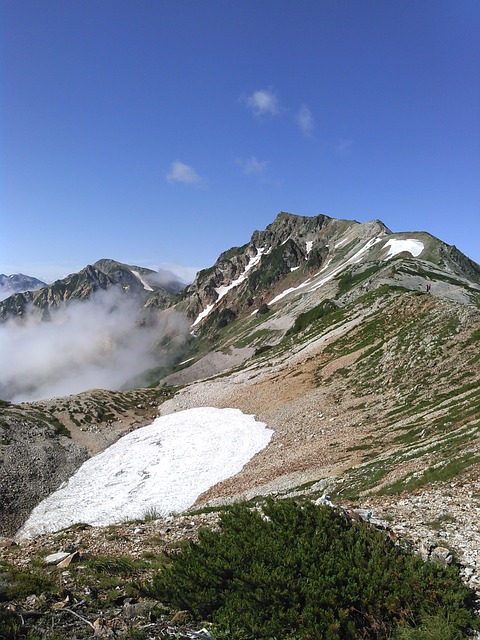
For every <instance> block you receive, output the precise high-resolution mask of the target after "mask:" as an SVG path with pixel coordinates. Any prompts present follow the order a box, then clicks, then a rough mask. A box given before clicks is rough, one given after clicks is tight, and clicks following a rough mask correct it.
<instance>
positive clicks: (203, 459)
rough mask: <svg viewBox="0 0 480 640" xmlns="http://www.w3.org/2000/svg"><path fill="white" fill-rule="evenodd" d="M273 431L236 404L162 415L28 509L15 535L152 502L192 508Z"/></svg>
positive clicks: (107, 520)
mask: <svg viewBox="0 0 480 640" xmlns="http://www.w3.org/2000/svg"><path fill="white" fill-rule="evenodd" d="M272 433H273V431H272V430H271V429H267V428H266V425H265V424H264V423H263V422H257V421H256V420H255V417H254V416H253V415H246V414H243V413H242V412H241V411H240V410H238V409H216V408H213V407H200V408H196V409H187V410H185V411H179V412H178V413H172V414H169V415H166V416H162V417H160V418H157V419H156V420H155V421H154V422H153V423H152V424H151V425H149V426H147V427H143V428H141V429H137V430H136V431H133V432H131V433H129V434H128V435H126V436H123V438H120V440H118V442H116V443H115V444H113V445H112V446H110V447H108V449H105V451H103V452H102V453H99V454H98V455H96V456H94V457H93V458H90V460H87V461H86V462H85V463H84V464H83V465H82V466H81V467H80V468H79V469H78V471H77V472H76V473H75V474H74V475H73V476H72V477H71V478H70V479H69V480H68V482H67V483H65V484H64V485H62V487H60V488H59V489H58V490H57V491H55V492H54V493H52V494H51V495H50V496H49V497H48V498H46V499H45V500H43V501H42V502H41V503H40V504H39V505H38V506H37V507H35V509H34V510H33V511H32V513H31V514H30V517H29V518H28V520H27V522H26V523H25V524H24V526H23V527H22V528H21V529H20V531H19V532H18V534H17V536H20V537H33V536H35V535H40V534H42V533H48V532H53V531H58V530H60V529H63V528H65V527H68V526H70V525H72V524H74V523H77V522H85V523H88V524H92V525H97V526H103V525H108V524H113V523H115V522H122V521H125V520H132V519H135V518H140V517H142V515H144V514H145V513H146V512H147V511H148V510H149V509H150V510H151V509H155V510H156V511H158V512H159V513H161V514H168V513H172V512H178V511H182V510H185V509H187V508H188V507H189V506H191V505H192V504H193V503H194V502H195V500H196V499H197V497H198V496H199V495H200V494H201V493H203V492H204V491H206V490H207V489H209V488H210V487H211V486H213V485H214V484H216V483H217V482H220V481H221V480H225V479H226V478H229V477H231V476H233V475H235V474H236V473H238V472H239V471H240V470H241V469H242V467H243V466H244V465H245V464H246V463H247V462H248V461H249V460H250V458H252V456H254V455H255V454H256V453H257V452H258V451H261V450H262V449H263V448H264V447H266V446H267V444H268V442H269V440H270V438H271V436H272Z"/></svg>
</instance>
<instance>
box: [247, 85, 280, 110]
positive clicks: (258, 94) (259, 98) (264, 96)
mask: <svg viewBox="0 0 480 640" xmlns="http://www.w3.org/2000/svg"><path fill="white" fill-rule="evenodd" d="M243 100H244V102H245V104H246V105H247V107H248V108H249V109H251V111H253V113H254V115H256V116H263V115H272V116H276V115H277V114H278V113H280V104H279V102H278V98H277V96H276V94H275V93H274V92H273V91H272V89H270V88H269V89H259V90H258V91H254V92H253V93H252V95H251V96H247V97H246V98H244V99H243Z"/></svg>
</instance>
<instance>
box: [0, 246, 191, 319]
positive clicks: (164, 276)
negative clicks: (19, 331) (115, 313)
mask: <svg viewBox="0 0 480 640" xmlns="http://www.w3.org/2000/svg"><path fill="white" fill-rule="evenodd" d="M15 277H16V276H11V278H15ZM23 278H25V280H22V282H23V284H22V289H21V290H20V289H18V288H17V291H19V292H18V293H17V292H15V293H13V294H12V295H10V296H9V297H8V298H7V299H5V300H3V301H2V302H0V321H2V320H6V319H8V318H12V317H15V318H21V317H22V316H24V315H25V314H26V312H27V310H28V311H29V313H28V315H29V318H35V319H37V320H44V319H48V314H49V311H50V310H52V309H56V308H61V307H64V306H65V305H66V304H68V302H70V301H72V300H88V299H90V298H91V297H92V296H93V294H94V293H95V292H98V291H102V290H103V291H106V290H108V289H110V288H111V287H116V288H117V289H118V290H119V291H121V292H122V293H123V294H125V295H126V296H128V297H130V298H131V297H134V296H135V297H136V299H137V300H138V301H139V303H140V304H141V305H146V306H150V307H154V308H165V307H167V306H169V305H170V304H171V303H172V301H173V300H174V298H175V295H176V294H177V293H178V292H179V291H180V290H181V289H182V288H183V287H184V286H185V283H184V282H182V281H180V280H179V279H178V278H176V277H175V276H174V275H173V274H171V273H169V272H167V271H159V272H158V271H153V270H151V269H145V268H143V267H137V266H131V265H126V264H122V263H120V262H116V261H115V260H108V259H102V260H98V261H97V262H95V264H93V265H88V266H86V267H85V268H84V269H82V270H81V271H79V272H78V273H73V274H70V275H69V276H67V277H66V278H62V279H61V280H56V281H55V282H54V283H53V284H51V285H47V284H45V283H41V282H40V281H35V282H36V283H38V284H39V286H34V287H33V286H32V287H31V288H28V289H27V288H25V285H26V284H27V282H28V281H29V280H31V281H33V280H35V279H34V278H33V279H28V278H27V277H26V276H23Z"/></svg>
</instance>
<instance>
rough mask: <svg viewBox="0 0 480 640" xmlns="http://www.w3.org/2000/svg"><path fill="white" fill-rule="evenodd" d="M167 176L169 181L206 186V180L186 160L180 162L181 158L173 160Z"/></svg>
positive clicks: (193, 185)
mask: <svg viewBox="0 0 480 640" xmlns="http://www.w3.org/2000/svg"><path fill="white" fill-rule="evenodd" d="M166 178H167V180H168V181H169V182H182V183H183V184H187V185H190V186H192V187H200V188H203V187H205V182H204V180H203V179H202V178H201V177H200V176H199V175H198V173H197V172H196V171H195V169H194V168H193V167H191V166H190V165H188V164H185V163H184V162H180V160H175V162H172V165H171V167H170V171H169V172H168V173H167V176H166Z"/></svg>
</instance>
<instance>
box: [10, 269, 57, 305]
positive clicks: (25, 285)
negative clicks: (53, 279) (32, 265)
mask: <svg viewBox="0 0 480 640" xmlns="http://www.w3.org/2000/svg"><path fill="white" fill-rule="evenodd" d="M46 286H47V284H46V282H42V281H41V280H38V279H37V278H32V277H31V276H25V275H24V274H23V273H15V274H13V275H11V276H6V275H5V274H3V273H0V300H4V299H5V298H8V297H9V296H11V295H13V294H14V293H22V292H23V291H36V290H37V289H41V288H42V287H46Z"/></svg>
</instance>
